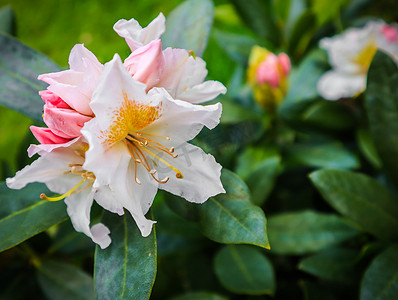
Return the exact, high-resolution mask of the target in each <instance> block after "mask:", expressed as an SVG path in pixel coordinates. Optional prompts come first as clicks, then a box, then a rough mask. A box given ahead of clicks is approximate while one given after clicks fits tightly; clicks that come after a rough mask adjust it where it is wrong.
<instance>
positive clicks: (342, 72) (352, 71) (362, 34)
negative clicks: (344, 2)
mask: <svg viewBox="0 0 398 300" xmlns="http://www.w3.org/2000/svg"><path fill="white" fill-rule="evenodd" d="M383 26H385V24H384V23H383V22H373V21H372V22H368V23H367V24H366V26H365V27H363V28H351V29H348V30H346V31H345V32H343V33H342V34H340V35H337V36H335V37H332V38H324V39H322V40H321V41H320V47H321V48H323V49H325V50H326V51H328V55H329V61H330V64H331V66H332V70H330V71H328V72H326V73H325V74H324V75H323V76H322V77H321V78H320V79H319V81H318V91H319V94H320V95H321V96H322V97H323V98H325V99H328V100H337V99H340V98H345V97H355V96H357V95H358V94H360V93H361V92H363V91H364V90H365V88H366V75H367V72H368V69H369V65H370V63H371V61H372V59H373V56H374V55H375V53H376V51H377V49H381V50H384V51H386V52H388V53H389V54H390V55H391V56H392V57H394V58H395V59H397V58H398V44H397V43H396V42H391V41H388V40H387V39H386V37H385V35H384V34H383V32H382V28H383Z"/></svg>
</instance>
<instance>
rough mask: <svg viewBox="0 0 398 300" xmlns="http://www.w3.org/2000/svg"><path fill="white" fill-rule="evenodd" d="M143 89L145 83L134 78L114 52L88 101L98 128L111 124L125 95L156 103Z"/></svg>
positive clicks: (149, 103) (135, 99)
mask: <svg viewBox="0 0 398 300" xmlns="http://www.w3.org/2000/svg"><path fill="white" fill-rule="evenodd" d="M145 89H146V86H145V84H143V83H140V82H138V81H136V80H134V79H133V78H132V77H131V75H130V74H129V73H128V72H127V70H126V69H125V67H124V66H123V63H122V61H121V59H120V57H119V55H117V54H115V56H114V57H113V59H112V60H111V61H110V62H108V63H106V64H105V68H104V71H103V72H102V74H101V78H100V81H99V84H98V87H97V89H96V90H95V92H94V94H93V97H92V100H91V103H90V107H91V108H92V110H93V112H94V114H95V116H96V118H97V119H98V124H99V126H100V129H101V130H105V129H107V128H108V127H109V126H110V125H111V124H112V122H113V121H114V118H115V114H116V113H117V111H118V110H119V109H120V108H121V107H123V105H125V102H126V99H125V96H127V97H128V98H129V99H130V100H134V101H135V102H138V103H145V104H146V105H152V106H155V105H157V104H158V103H159V101H160V100H159V99H157V98H156V97H152V98H149V97H148V96H147V94H146V92H145Z"/></svg>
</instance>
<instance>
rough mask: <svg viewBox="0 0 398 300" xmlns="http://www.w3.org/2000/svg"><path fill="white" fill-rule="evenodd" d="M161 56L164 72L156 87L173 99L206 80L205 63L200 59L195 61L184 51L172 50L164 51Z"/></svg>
mask: <svg viewBox="0 0 398 300" xmlns="http://www.w3.org/2000/svg"><path fill="white" fill-rule="evenodd" d="M163 56H164V60H165V63H164V70H163V74H162V78H161V80H160V82H159V83H158V85H157V86H159V87H164V88H165V89H166V90H167V91H168V92H169V93H170V95H171V96H172V97H173V98H174V99H180V98H179V95H180V94H181V93H182V92H184V91H185V90H187V89H188V88H191V87H193V86H195V85H198V84H200V83H202V82H203V81H204V79H205V78H206V75H207V69H206V63H205V62H204V60H203V59H201V58H200V57H197V58H196V59H195V58H193V57H192V56H191V55H189V53H188V52H187V51H186V50H184V49H172V48H167V49H166V50H164V51H163Z"/></svg>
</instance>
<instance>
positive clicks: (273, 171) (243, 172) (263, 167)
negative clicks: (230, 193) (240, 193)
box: [236, 147, 281, 205]
mask: <svg viewBox="0 0 398 300" xmlns="http://www.w3.org/2000/svg"><path fill="white" fill-rule="evenodd" d="M280 168H281V158H280V156H279V155H278V154H274V153H272V154H270V153H267V152H266V151H264V149H263V148H254V147H252V148H246V150H245V151H244V152H243V153H242V155H240V156H239V158H238V162H237V168H236V173H237V174H238V175H239V176H241V178H242V179H244V180H245V182H246V183H247V185H248V187H249V190H250V193H251V200H252V202H253V203H254V204H256V205H262V204H263V203H264V202H265V200H266V199H267V196H268V195H269V193H270V192H271V190H272V188H273V187H274V183H275V179H276V177H277V175H278V174H279V171H280Z"/></svg>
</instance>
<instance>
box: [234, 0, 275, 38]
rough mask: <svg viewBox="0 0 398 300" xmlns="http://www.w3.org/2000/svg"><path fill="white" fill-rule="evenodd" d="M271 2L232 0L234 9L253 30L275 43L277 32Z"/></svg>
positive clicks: (266, 0) (267, 0) (268, 0)
mask: <svg viewBox="0 0 398 300" xmlns="http://www.w3.org/2000/svg"><path fill="white" fill-rule="evenodd" d="M271 2H272V1H270V0H265V1H260V0H232V3H233V4H234V5H235V7H236V11H237V12H238V13H239V14H240V15H241V17H242V19H243V20H244V21H245V22H246V23H247V25H248V26H249V27H250V28H251V29H252V30H253V31H254V32H256V33H257V34H258V35H259V36H260V37H262V38H264V39H265V40H268V41H270V42H271V43H273V44H274V45H277V43H278V40H279V34H278V28H277V27H276V25H275V21H274V19H273V9H272V3H271Z"/></svg>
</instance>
